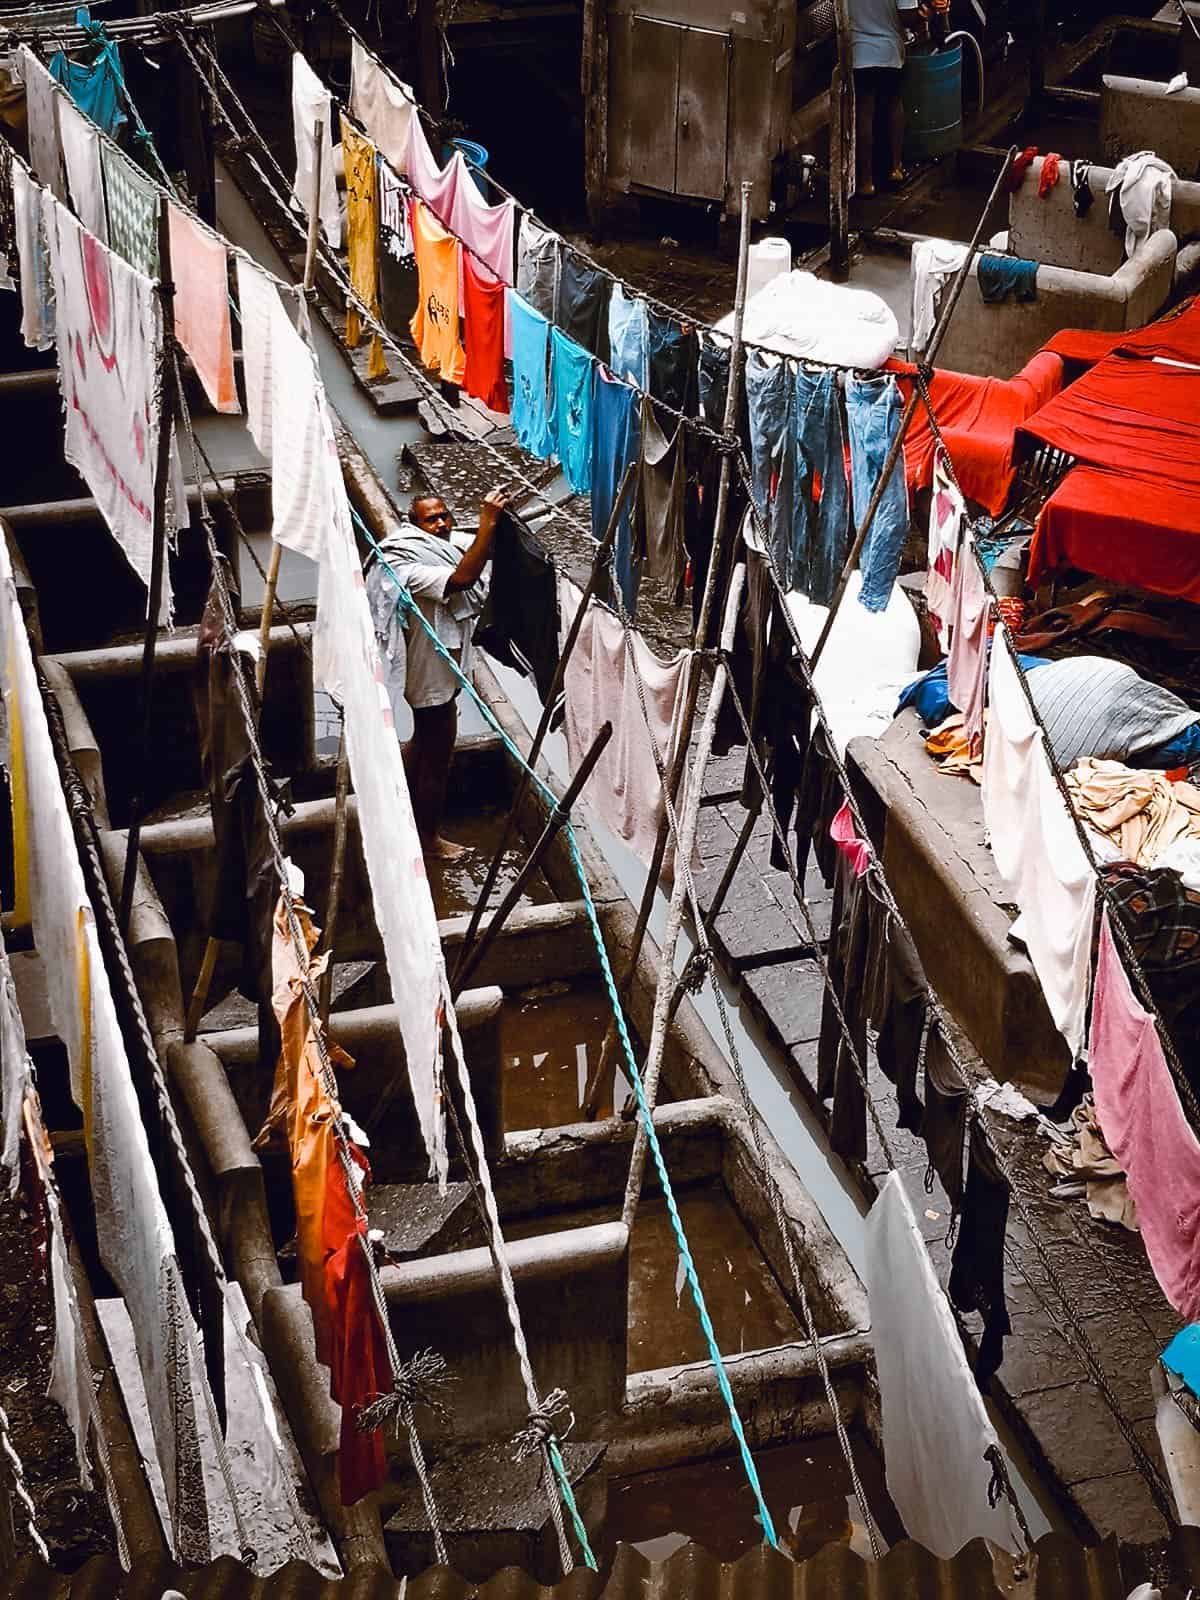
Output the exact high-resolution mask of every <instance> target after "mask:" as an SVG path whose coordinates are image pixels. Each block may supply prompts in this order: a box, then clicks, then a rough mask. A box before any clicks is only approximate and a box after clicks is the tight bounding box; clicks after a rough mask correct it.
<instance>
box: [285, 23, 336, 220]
mask: <svg viewBox="0 0 1200 1600" xmlns="http://www.w3.org/2000/svg"><path fill="white" fill-rule="evenodd" d="M318 122H319V123H320V124H321V174H320V190H319V192H318V191H317V123H318ZM292 134H293V137H294V139H295V143H296V179H295V182H294V183H293V184H292V205H293V206H294V207H295V209H296V210H297V211H300V212H303V214H304V216H305V217H309V216H311V215H312V212H313V210H314V208H315V209H316V212H317V214H318V216H319V217H320V219H321V231H322V232H323V233H324V235H325V238H326V239H327V240H328V242H329V244H330V245H331V246H332V247H333V249H335V250H338V249H340V248H341V243H342V216H341V210H340V208H339V206H338V193H337V175H336V174H335V172H334V170H333V98H332V96H331V95H330V93H329V90H328V89H327V88H326V87H325V85H324V84H323V83H322V82H321V80H320V78H318V77H317V75H316V73H315V72H314V71H313V69H312V68H311V67H310V66H309V64H308V62H307V61H306V60H305V59H304V57H303V56H302V55H301V54H300V52H299V50H296V51H293V53H292Z"/></svg>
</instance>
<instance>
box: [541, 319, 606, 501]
mask: <svg viewBox="0 0 1200 1600" xmlns="http://www.w3.org/2000/svg"><path fill="white" fill-rule="evenodd" d="M595 365H596V363H595V361H594V359H593V358H592V356H591V354H590V353H589V352H588V351H587V350H585V349H584V348H583V346H582V345H580V344H576V343H575V340H574V339H572V338H571V336H570V335H569V334H566V333H564V332H563V331H562V329H561V328H554V329H552V330H551V333H550V389H551V397H552V398H551V404H552V407H553V410H552V413H551V422H550V429H551V432H552V434H553V435H554V453H555V455H556V456H557V457H558V459H559V460H560V461H561V462H562V469H563V471H564V473H565V474H566V477H567V482H568V483H569V484H570V485H571V487H572V489H574V491H575V493H576V494H587V493H588V492H589V490H590V489H591V487H592V382H593V369H594V367H595Z"/></svg>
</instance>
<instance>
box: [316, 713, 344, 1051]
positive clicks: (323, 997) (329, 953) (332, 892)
mask: <svg viewBox="0 0 1200 1600" xmlns="http://www.w3.org/2000/svg"><path fill="white" fill-rule="evenodd" d="M349 793H350V758H349V756H348V755H347V754H346V729H345V726H343V728H342V736H341V738H340V740H339V741H338V762H337V788H336V790H335V799H334V808H333V862H332V865H331V866H330V869H329V899H328V901H327V903H326V910H325V954H326V957H327V958H328V959H327V960H326V962H325V971H324V972H323V973H322V974H321V985H320V1002H321V1026H322V1027H323V1028H327V1027H328V1026H329V1007H330V1005H331V1003H332V1000H333V951H334V940H335V939H336V937H337V924H338V907H339V906H340V904H341V899H342V877H343V874H344V872H345V870H346V800H347V797H348V795H349Z"/></svg>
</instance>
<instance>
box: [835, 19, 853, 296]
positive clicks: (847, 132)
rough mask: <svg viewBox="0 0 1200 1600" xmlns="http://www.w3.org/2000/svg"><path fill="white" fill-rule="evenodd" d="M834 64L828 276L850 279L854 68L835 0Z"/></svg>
mask: <svg viewBox="0 0 1200 1600" xmlns="http://www.w3.org/2000/svg"><path fill="white" fill-rule="evenodd" d="M834 22H835V30H836V35H837V65H836V66H835V67H834V69H833V84H832V86H831V91H830V96H829V276H830V277H831V278H832V279H833V280H834V282H835V283H844V282H845V281H846V279H847V278H848V277H849V276H850V201H851V198H852V197H853V194H854V178H855V116H856V109H855V101H854V67H853V53H852V48H851V40H850V4H849V0H835V4H834Z"/></svg>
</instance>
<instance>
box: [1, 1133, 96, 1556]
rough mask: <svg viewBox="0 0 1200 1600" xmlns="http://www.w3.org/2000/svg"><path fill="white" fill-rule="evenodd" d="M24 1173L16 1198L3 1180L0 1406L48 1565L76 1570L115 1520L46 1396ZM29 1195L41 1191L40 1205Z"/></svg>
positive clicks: (39, 1234)
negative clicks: (89, 1484) (88, 1486)
mask: <svg viewBox="0 0 1200 1600" xmlns="http://www.w3.org/2000/svg"><path fill="white" fill-rule="evenodd" d="M21 1176H22V1184H21V1188H20V1189H19V1190H18V1192H17V1194H16V1195H15V1196H14V1197H13V1198H12V1199H10V1198H9V1196H8V1193H7V1186H6V1185H5V1186H4V1187H3V1189H2V1190H0V1403H2V1404H3V1406H4V1410H5V1412H6V1413H7V1415H8V1421H9V1429H10V1432H11V1436H12V1442H13V1446H14V1448H15V1450H16V1452H17V1454H18V1455H19V1456H20V1458H21V1463H22V1466H23V1467H24V1469H25V1482H26V1486H27V1488H28V1489H29V1492H30V1494H31V1496H32V1498H33V1503H34V1507H35V1511H36V1524H37V1530H38V1532H39V1533H40V1534H41V1536H42V1538H43V1539H44V1540H45V1541H46V1545H47V1547H48V1549H49V1552H50V1560H51V1563H52V1565H53V1566H54V1567H55V1568H56V1570H58V1571H61V1572H73V1571H74V1570H75V1568H76V1567H78V1566H80V1565H82V1563H83V1562H85V1561H87V1560H88V1559H89V1557H91V1556H94V1555H98V1554H100V1553H102V1552H105V1551H110V1550H112V1549H113V1548H114V1541H113V1534H112V1524H111V1522H110V1520H109V1516H108V1509H107V1507H106V1506H105V1504H104V1499H103V1495H102V1493H100V1492H99V1491H98V1490H93V1491H90V1492H89V1491H88V1490H85V1489H84V1488H83V1486H82V1485H81V1483H80V1481H79V1469H78V1466H77V1465H76V1461H75V1440H74V1438H73V1436H72V1434H71V1429H70V1427H69V1426H68V1424H67V1419H66V1417H65V1415H64V1414H63V1412H62V1411H61V1410H60V1409H59V1407H58V1406H57V1405H56V1404H55V1402H54V1401H53V1400H48V1399H47V1398H46V1386H47V1384H48V1383H49V1382H50V1365H51V1361H52V1359H53V1356H54V1307H53V1301H52V1299H51V1293H50V1282H49V1276H48V1271H49V1268H48V1255H47V1248H46V1227H45V1221H44V1215H43V1211H42V1204H41V1197H40V1195H39V1194H38V1190H37V1181H36V1179H34V1178H32V1177H31V1174H30V1173H29V1172H28V1171H27V1170H26V1167H25V1164H24V1163H23V1166H22V1174H21ZM28 1194H33V1195H37V1196H38V1198H37V1200H36V1202H35V1203H32V1204H31V1203H30V1201H29V1200H28V1199H26V1195H28ZM14 1521H15V1523H16V1534H17V1549H18V1553H19V1554H21V1555H24V1554H27V1553H30V1551H31V1549H32V1547H31V1545H30V1543H29V1536H28V1530H27V1527H26V1520H25V1517H24V1515H23V1514H22V1511H21V1508H20V1506H19V1505H15V1506H14Z"/></svg>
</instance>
